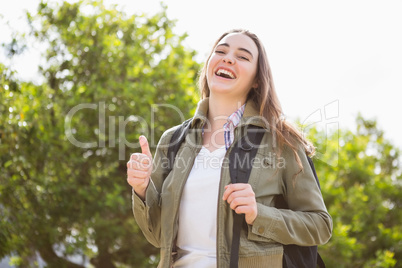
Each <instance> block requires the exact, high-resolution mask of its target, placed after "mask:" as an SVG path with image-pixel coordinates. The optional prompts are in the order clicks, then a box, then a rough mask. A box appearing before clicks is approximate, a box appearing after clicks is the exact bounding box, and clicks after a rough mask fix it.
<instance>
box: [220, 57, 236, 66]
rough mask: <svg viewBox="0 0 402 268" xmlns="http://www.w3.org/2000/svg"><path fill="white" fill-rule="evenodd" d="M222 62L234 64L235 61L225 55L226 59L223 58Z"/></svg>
mask: <svg viewBox="0 0 402 268" xmlns="http://www.w3.org/2000/svg"><path fill="white" fill-rule="evenodd" d="M223 62H225V63H227V64H234V63H235V61H234V59H233V58H232V57H230V56H229V55H226V57H224V58H223Z"/></svg>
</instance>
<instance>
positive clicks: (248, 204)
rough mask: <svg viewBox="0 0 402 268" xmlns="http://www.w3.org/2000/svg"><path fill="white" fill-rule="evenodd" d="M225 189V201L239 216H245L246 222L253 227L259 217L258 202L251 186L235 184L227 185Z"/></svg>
mask: <svg viewBox="0 0 402 268" xmlns="http://www.w3.org/2000/svg"><path fill="white" fill-rule="evenodd" d="M225 189H226V190H225V192H224V193H223V200H226V201H227V202H228V203H229V205H230V208H231V209H233V210H234V211H235V212H236V213H237V214H245V216H246V222H247V223H248V224H250V225H252V224H253V223H254V220H255V218H256V217H257V202H256V200H255V194H254V191H253V189H252V188H251V185H250V184H248V183H234V184H229V185H226V186H225Z"/></svg>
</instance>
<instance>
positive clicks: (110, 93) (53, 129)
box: [0, 1, 199, 267]
mask: <svg viewBox="0 0 402 268" xmlns="http://www.w3.org/2000/svg"><path fill="white" fill-rule="evenodd" d="M28 20H29V22H30V25H31V30H30V35H31V36H32V37H35V39H36V40H37V41H38V42H40V44H41V46H42V47H45V48H46V53H45V54H44V55H43V57H44V61H43V64H42V65H41V67H40V72H41V74H42V75H43V77H44V81H45V82H44V83H42V84H40V85H36V84H34V83H28V82H21V81H18V80H17V79H15V78H14V76H13V73H12V72H11V71H10V69H9V68H6V67H5V66H4V65H0V75H1V76H0V80H1V91H0V98H1V106H0V137H1V140H0V142H1V143H0V166H1V170H2V172H1V180H0V212H1V218H0V241H1V242H0V257H3V256H5V255H10V254H13V255H14V258H13V259H12V261H13V263H15V264H18V265H19V266H21V267H33V266H35V265H34V264H33V263H31V261H30V259H32V256H35V254H36V253H39V254H40V256H41V257H42V258H43V259H44V260H45V262H46V263H47V264H48V266H49V267H82V265H78V264H75V263H73V262H71V261H70V259H69V257H72V256H82V257H83V258H85V259H86V260H89V261H90V263H91V264H92V265H94V266H96V267H122V266H124V265H126V266H129V267H154V266H155V264H154V262H155V261H157V258H158V257H157V254H158V250H157V249H155V248H153V247H152V246H151V245H149V244H148V243H147V242H146V241H145V239H144V238H143V236H142V234H141V232H140V230H139V228H138V227H137V226H136V224H135V221H134V219H133V216H132V212H131V187H130V186H129V185H128V184H127V182H126V162H127V160H128V158H129V155H130V153H133V152H137V151H138V149H139V145H138V142H137V141H138V137H139V135H141V134H144V135H146V136H148V137H149V138H150V143H151V146H154V145H155V141H157V140H159V137H160V135H161V134H162V131H163V130H165V129H166V128H168V127H171V126H173V125H175V124H178V123H179V122H181V121H182V120H183V118H181V116H183V117H186V118H188V117H189V116H190V114H191V113H192V112H193V109H194V107H195V106H196V103H197V98H198V96H197V93H196V90H195V82H194V81H195V78H196V76H197V71H198V69H199V65H198V63H196V62H195V61H194V60H193V56H194V55H195V52H194V51H191V50H189V49H187V48H185V47H183V46H182V44H181V43H182V41H183V40H184V38H185V35H184V36H178V35H176V34H174V33H173V28H174V21H172V20H170V19H168V18H167V16H166V8H165V7H162V10H161V11H160V12H159V13H157V14H155V15H151V16H150V15H148V16H146V15H132V16H128V15H126V14H125V13H124V12H122V11H117V10H116V9H114V8H112V9H106V8H105V6H104V5H103V4H102V2H97V1H91V2H88V1H86V2H78V3H74V4H70V3H67V2H64V3H62V4H60V5H56V4H53V3H41V4H40V5H39V8H38V14H37V15H36V16H32V15H29V14H28ZM20 42H22V41H21V40H20ZM20 46H21V47H23V46H24V44H21V45H20ZM4 47H7V46H4ZM159 103H163V104H166V103H168V104H172V105H174V106H176V107H177V108H178V109H179V110H180V111H181V112H182V113H183V115H180V114H178V113H177V112H175V111H174V110H172V109H171V108H169V107H167V108H166V107H165V108H163V107H159V109H156V108H158V107H155V106H152V105H153V104H159ZM77 105H85V107H81V108H82V109H76V108H77V107H79V106H77ZM74 109H76V112H75V113H71V111H74ZM69 112H70V113H69ZM152 117H154V120H155V121H156V122H157V124H155V125H153V124H151V125H146V124H145V123H144V122H148V123H149V122H151V119H152ZM151 138H152V139H151ZM75 140H76V141H79V142H82V143H88V144H89V142H92V143H93V144H92V145H91V144H89V145H88V144H87V145H84V146H76V145H77V143H74V141H75ZM71 141H72V142H71Z"/></svg>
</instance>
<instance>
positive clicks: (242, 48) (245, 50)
mask: <svg viewBox="0 0 402 268" xmlns="http://www.w3.org/2000/svg"><path fill="white" fill-rule="evenodd" d="M219 46H225V47H230V45H229V44H228V43H222V44H219V45H217V47H219ZM238 50H241V51H244V52H246V53H248V54H250V56H251V57H252V58H254V57H253V53H251V52H250V50H248V49H246V48H244V47H239V48H238Z"/></svg>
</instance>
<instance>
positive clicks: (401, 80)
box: [0, 0, 402, 148]
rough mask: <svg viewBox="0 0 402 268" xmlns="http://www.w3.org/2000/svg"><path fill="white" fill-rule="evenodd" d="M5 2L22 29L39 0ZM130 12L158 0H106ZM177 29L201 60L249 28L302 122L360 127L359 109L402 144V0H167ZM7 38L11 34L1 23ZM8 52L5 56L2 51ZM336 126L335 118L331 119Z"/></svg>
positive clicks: (27, 63) (24, 61)
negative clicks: (225, 38)
mask: <svg viewBox="0 0 402 268" xmlns="http://www.w3.org/2000/svg"><path fill="white" fill-rule="evenodd" d="M2 2H3V3H2V4H0V14H4V15H5V18H6V19H10V20H12V23H11V25H13V26H14V28H18V27H23V25H24V23H23V19H21V18H22V14H23V13H22V11H23V9H24V8H25V9H28V10H31V11H34V10H35V9H36V6H37V4H38V3H39V1H38V0H14V1H7V4H5V3H4V0H3V1H2ZM104 2H105V4H106V5H109V4H110V3H117V4H119V5H122V6H124V10H125V11H126V12H127V13H130V14H131V13H142V12H146V13H150V14H153V13H155V12H157V11H159V10H160V4H159V2H160V1H159V0H146V1H143V0H141V1H139V0H131V1H130V0H120V1H119V0H104ZM164 3H165V4H166V5H167V6H168V11H167V12H168V16H169V18H171V19H176V20H177V25H176V30H175V32H176V33H183V32H187V33H188V35H189V37H188V38H187V41H186V45H187V46H188V47H190V48H192V49H194V50H196V51H198V54H199V56H198V57H197V59H198V60H199V61H202V60H203V59H204V57H205V55H206V53H208V51H209V50H210V48H211V45H212V43H213V42H214V41H215V39H216V38H217V37H218V36H219V35H220V34H221V33H223V32H224V31H226V30H227V29H231V28H246V29H249V30H251V31H253V32H254V33H256V34H257V35H258V36H259V37H260V39H261V40H262V41H263V43H264V44H265V48H266V50H267V53H268V58H269V61H270V65H271V68H272V71H273V77H274V82H275V85H276V89H277V92H278V95H279V98H280V100H281V103H282V106H283V109H284V112H285V114H286V116H287V117H288V118H289V119H291V120H295V119H296V118H299V119H300V120H301V121H302V122H304V121H306V122H307V121H308V122H315V121H320V114H321V116H322V117H321V118H322V119H321V121H320V122H318V123H317V126H319V127H321V128H325V126H327V124H328V123H335V124H339V127H341V128H345V127H346V128H353V127H354V125H355V124H354V121H355V118H356V115H357V113H358V112H361V113H362V115H363V116H364V117H365V118H376V119H377V120H378V124H379V126H380V127H381V128H382V129H383V130H384V131H385V137H386V138H388V139H390V140H391V141H392V142H393V143H394V144H396V145H398V146H399V147H400V148H402V139H401V138H400V137H399V136H400V135H401V134H402V126H401V124H400V123H397V122H399V121H398V119H397V118H398V116H400V115H401V114H402V113H401V112H402V109H401V106H402V104H401V97H402V94H401V92H402V49H401V48H402V34H401V33H402V16H401V14H402V1H399V0H387V1H380V0H377V1H373V0H354V1H350V0H337V1H320V0H303V1H300V0H287V1H274V0H268V1H257V0H248V1H240V0H231V1H228V0H223V1H216V0H203V1H183V0H165V1H164ZM0 33H1V34H0V42H2V41H5V40H7V38H8V37H9V32H8V31H7V29H6V28H5V27H4V20H3V21H2V24H1V25H0ZM27 54H28V55H25V56H24V57H21V58H20V59H17V60H15V62H14V64H15V68H17V69H18V70H19V73H20V76H21V77H24V78H26V79H31V78H34V77H35V70H36V67H35V64H37V56H35V51H32V50H31V51H29V53H27ZM0 57H1V58H3V55H1V56H0ZM332 126H334V124H332Z"/></svg>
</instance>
